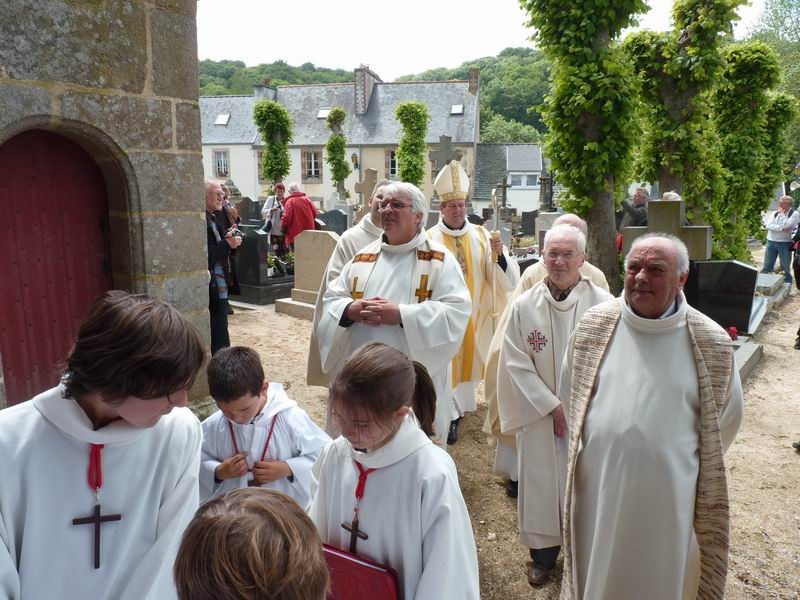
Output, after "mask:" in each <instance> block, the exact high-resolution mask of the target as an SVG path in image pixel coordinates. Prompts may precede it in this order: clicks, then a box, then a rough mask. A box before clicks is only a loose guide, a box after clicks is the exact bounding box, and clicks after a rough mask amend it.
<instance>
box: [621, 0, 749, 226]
mask: <svg viewBox="0 0 800 600" xmlns="http://www.w3.org/2000/svg"><path fill="white" fill-rule="evenodd" d="M743 2H744V0H676V2H675V4H674V6H673V10H672V16H673V20H674V22H675V28H674V29H673V30H672V31H669V32H664V33H655V32H652V31H641V32H637V33H633V34H631V35H629V36H628V38H627V39H626V40H625V43H624V48H625V50H626V52H627V54H628V55H629V56H630V57H631V58H632V60H633V63H634V68H635V70H636V72H637V74H638V75H639V76H640V78H641V80H642V85H641V94H640V99H641V101H642V106H641V109H642V110H641V114H642V117H643V137H642V140H641V143H640V148H639V150H640V152H639V156H638V159H637V162H636V168H635V172H636V174H637V177H638V178H639V179H641V180H644V181H658V184H659V189H660V190H662V191H668V190H675V191H677V192H679V193H681V194H682V195H683V197H684V198H685V200H686V203H687V209H688V210H687V216H688V217H689V218H690V219H693V218H695V217H696V216H699V215H698V214H696V213H700V212H702V214H703V218H704V219H705V220H706V221H713V215H711V214H710V213H709V212H708V210H709V207H711V206H712V205H718V204H719V202H720V199H721V197H722V193H723V191H724V181H723V179H722V167H721V165H720V162H719V159H718V157H717V155H716V147H715V143H716V142H715V134H714V132H713V130H712V128H711V125H710V122H709V106H708V99H709V94H710V93H711V91H712V90H713V89H714V86H715V85H716V83H717V81H718V79H719V76H720V73H721V72H722V69H723V66H724V61H723V59H722V56H721V54H720V51H719V48H720V45H721V43H722V41H723V37H722V34H724V33H730V31H731V23H732V22H733V20H734V19H736V18H737V16H736V9H737V7H738V6H739V5H740V4H742V3H743ZM695 209H699V210H697V211H696V210H695Z"/></svg>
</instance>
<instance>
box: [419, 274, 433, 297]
mask: <svg viewBox="0 0 800 600" xmlns="http://www.w3.org/2000/svg"><path fill="white" fill-rule="evenodd" d="M432 294H433V290H429V289H428V276H427V275H421V276H420V278H419V289H417V291H416V292H415V293H414V295H415V296H416V297H417V304H419V303H420V302H425V300H428V299H429V298H430V297H431V295H432Z"/></svg>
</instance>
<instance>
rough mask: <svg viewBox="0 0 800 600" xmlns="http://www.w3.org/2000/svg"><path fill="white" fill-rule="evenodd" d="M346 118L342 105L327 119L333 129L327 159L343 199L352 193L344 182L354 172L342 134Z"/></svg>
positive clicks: (326, 145)
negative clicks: (346, 153) (347, 157)
mask: <svg viewBox="0 0 800 600" xmlns="http://www.w3.org/2000/svg"><path fill="white" fill-rule="evenodd" d="M312 66H313V65H312ZM345 118H347V113H345V112H344V109H343V108H341V107H340V106H334V107H333V108H332V109H331V111H330V112H329V113H328V120H327V124H328V129H330V130H331V137H329V138H328V143H327V144H325V160H326V161H327V163H328V165H330V167H331V177H332V179H333V181H334V183H335V184H336V191H337V192H338V193H339V198H340V199H341V200H344V199H345V198H349V197H350V194H349V193H348V192H347V190H345V189H344V182H345V180H346V179H347V178H348V177H349V176H350V173H352V172H353V168H352V167H351V166H350V163H349V162H348V161H347V160H346V159H345V156H344V154H345V148H346V146H347V141H346V140H345V137H344V135H343V134H342V124H343V123H344V120H345Z"/></svg>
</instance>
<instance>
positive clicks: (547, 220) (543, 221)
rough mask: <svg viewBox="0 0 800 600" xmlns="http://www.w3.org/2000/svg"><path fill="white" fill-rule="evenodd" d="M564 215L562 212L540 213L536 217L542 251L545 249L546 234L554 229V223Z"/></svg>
mask: <svg viewBox="0 0 800 600" xmlns="http://www.w3.org/2000/svg"><path fill="white" fill-rule="evenodd" d="M562 214H563V213H560V212H540V213H539V214H538V215H536V232H537V234H536V237H537V238H538V240H539V249H540V251H541V249H542V248H544V234H545V233H547V232H548V231H549V230H550V228H551V227H553V222H554V221H555V220H556V219H557V218H558V217H560V216H561V215H562Z"/></svg>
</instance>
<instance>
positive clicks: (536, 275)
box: [483, 213, 608, 498]
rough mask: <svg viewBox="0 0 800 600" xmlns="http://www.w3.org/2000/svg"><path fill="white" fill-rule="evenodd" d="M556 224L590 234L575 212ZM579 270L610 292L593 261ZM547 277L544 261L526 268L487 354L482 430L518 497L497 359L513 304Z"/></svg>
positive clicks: (496, 464) (498, 468) (513, 495)
mask: <svg viewBox="0 0 800 600" xmlns="http://www.w3.org/2000/svg"><path fill="white" fill-rule="evenodd" d="M557 225H572V226H573V227H577V228H578V229H580V230H581V231H582V232H583V235H584V236H587V235H588V234H589V233H588V231H589V229H588V227H587V225H586V221H584V220H583V219H581V218H580V217H579V216H578V215H574V214H572V213H565V214H563V215H561V216H560V217H558V218H557V219H556V220H555V221H553V227H555V226H557ZM580 272H581V276H582V277H586V278H588V279H589V280H590V281H591V282H592V283H593V284H595V285H596V286H597V287H600V288H602V289H604V290H605V291H608V282H607V281H606V276H605V275H603V272H602V271H601V270H600V269H598V268H597V267H595V266H594V265H592V264H590V263H589V261H588V260H584V261H583V265H581V268H580ZM546 276H547V269H545V265H544V261H539V262H537V263H536V264H534V265H531V266H530V267H528V268H527V269H525V272H524V273H523V274H522V278H521V279H520V281H519V283H518V284H517V287H516V288H515V289H514V291H513V292H511V295H510V296H509V298H508V305H507V306H506V309H505V310H504V311H503V312H502V313H501V315H500V319H499V320H498V321H497V330H496V331H495V334H494V337H493V338H492V343H491V344H490V346H489V351H488V353H487V357H486V376H485V382H484V396H485V398H486V404H487V405H488V407H489V410H488V411H487V412H486V421H485V422H484V424H483V431H484V433H486V434H488V435H490V436H491V437H492V438H494V440H496V442H497V446H496V452H495V462H494V471H495V473H503V474H506V475H507V476H508V478H509V479H508V481H507V482H506V495H507V496H509V497H511V498H516V497H517V493H518V483H517V482H518V480H519V475H518V473H517V442H516V439H515V436H513V435H504V434H503V433H502V432H501V431H500V418H499V417H498V415H497V359H498V358H499V357H500V346H501V345H502V343H503V339H504V337H505V329H506V323H507V322H508V312H509V307H510V306H511V303H512V302H513V301H514V300H516V299H517V297H519V296H520V295H521V294H523V293H524V292H526V291H528V290H529V289H531V288H532V287H533V286H534V285H536V284H537V283H539V282H540V281H541V280H542V279H544V278H545V277H546Z"/></svg>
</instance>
